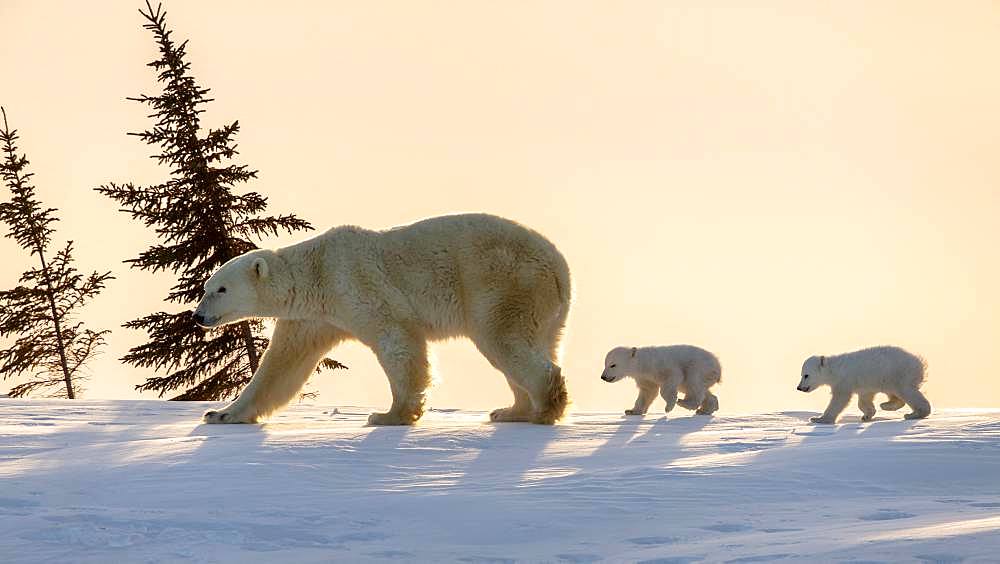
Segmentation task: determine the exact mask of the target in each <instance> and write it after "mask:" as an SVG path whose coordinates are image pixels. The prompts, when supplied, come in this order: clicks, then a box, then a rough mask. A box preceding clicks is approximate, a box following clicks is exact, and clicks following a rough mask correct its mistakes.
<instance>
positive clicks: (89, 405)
mask: <svg viewBox="0 0 1000 564" xmlns="http://www.w3.org/2000/svg"><path fill="white" fill-rule="evenodd" d="M209 405H210V404H199V403H173V402H158V401H76V402H68V401H58V400H51V401H20V400H0V561H4V562H52V561H55V562H59V561H72V562H102V563H103V562H122V561H128V562H173V561H196V562H230V561H233V562H319V561H323V562H329V561H348V562H366V561H392V560H395V561H400V562H404V561H460V562H507V561H529V562H536V561H543V562H596V561H612V562H614V561H648V562H695V561H702V560H703V561H708V562H720V561H735V562H763V561H769V560H783V561H812V562H837V561H846V562H862V561H865V562H874V561H892V562H897V561H911V562H920V561H925V562H959V561H962V560H963V559H964V560H965V561H967V562H975V561H984V562H985V561H994V562H995V561H998V560H1000V410H942V411H939V412H937V413H935V414H934V415H933V416H932V418H931V419H928V420H925V421H919V422H904V421H902V420H901V419H900V414H899V413H895V414H889V416H887V415H885V414H882V413H880V417H879V420H878V421H875V422H873V423H870V424H868V423H865V424H861V423H858V419H857V417H856V416H855V417H851V416H848V417H847V418H846V420H847V422H846V423H842V424H840V425H837V426H836V427H832V426H819V427H817V426H813V425H811V424H809V423H807V422H806V419H807V417H808V416H809V415H811V414H810V413H801V412H785V413H773V414H764V415H738V416H737V415H732V416H730V415H723V416H717V417H713V418H709V417H691V416H688V415H687V412H683V413H677V414H676V415H675V416H672V417H671V418H670V419H669V420H668V419H664V418H662V417H652V416H648V417H647V418H645V419H638V418H624V417H623V416H620V415H618V414H607V413H577V414H574V415H573V416H572V417H571V418H570V420H569V421H568V422H566V423H565V424H561V425H557V426H555V427H540V426H533V425H528V424H503V425H492V424H489V423H486V422H484V419H485V416H484V414H483V413H470V412H461V411H431V412H430V413H428V414H427V415H426V416H425V419H424V420H423V421H422V422H421V423H420V424H419V425H418V426H416V427H413V428H398V427H396V428H385V427H378V428H372V427H366V426H365V425H364V422H365V418H366V417H367V413H368V410H366V409H361V408H343V407H341V408H339V410H338V411H334V409H333V408H330V407H321V406H311V405H300V406H295V407H292V408H289V409H287V410H285V411H283V412H282V413H281V414H280V415H278V416H277V417H276V418H275V419H273V420H272V421H271V422H270V423H268V424H266V425H263V426H206V425H201V424H199V416H200V414H201V412H202V411H204V410H205V409H206V408H208V407H209ZM211 405H214V404H211ZM679 411H682V410H679ZM890 417H891V418H890Z"/></svg>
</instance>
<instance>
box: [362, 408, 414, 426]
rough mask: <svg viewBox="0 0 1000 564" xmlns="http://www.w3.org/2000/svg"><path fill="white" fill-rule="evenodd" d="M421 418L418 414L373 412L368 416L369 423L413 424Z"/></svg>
mask: <svg viewBox="0 0 1000 564" xmlns="http://www.w3.org/2000/svg"><path fill="white" fill-rule="evenodd" d="M417 419H420V415H418V414H409V415H406V414H402V413H393V412H392V411H390V412H388V413H372V414H371V415H369V416H368V424H369V425H413V424H414V423H416V422H417Z"/></svg>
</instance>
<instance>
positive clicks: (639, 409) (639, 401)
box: [625, 379, 659, 415]
mask: <svg viewBox="0 0 1000 564" xmlns="http://www.w3.org/2000/svg"><path fill="white" fill-rule="evenodd" d="M635 385H636V386H637V387H638V388H639V396H638V397H637V398H635V406H633V407H632V409H626V410H625V415H645V414H646V411H648V410H649V406H650V405H651V404H652V403H653V400H654V399H656V392H657V390H658V389H659V386H657V384H656V382H651V381H649V380H639V379H636V381H635Z"/></svg>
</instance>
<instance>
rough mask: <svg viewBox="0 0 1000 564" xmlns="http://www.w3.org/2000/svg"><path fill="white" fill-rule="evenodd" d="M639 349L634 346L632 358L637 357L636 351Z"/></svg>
mask: <svg viewBox="0 0 1000 564" xmlns="http://www.w3.org/2000/svg"><path fill="white" fill-rule="evenodd" d="M637 350H638V349H637V348H635V347H632V354H631V355H630V356H631V358H635V353H636V351H637Z"/></svg>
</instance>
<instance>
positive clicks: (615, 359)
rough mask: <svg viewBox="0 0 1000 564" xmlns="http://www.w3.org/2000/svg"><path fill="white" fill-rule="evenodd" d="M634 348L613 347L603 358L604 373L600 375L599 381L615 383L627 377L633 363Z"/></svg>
mask: <svg viewBox="0 0 1000 564" xmlns="http://www.w3.org/2000/svg"><path fill="white" fill-rule="evenodd" d="M636 350H637V349H636V348H635V347H631V348H629V347H615V348H613V349H611V350H610V351H608V354H607V356H605V357H604V372H602V373H601V380H604V381H605V382H617V381H618V380H621V379H622V378H624V377H626V376H628V372H629V369H630V368H631V367H632V363H633V362H634V361H635V353H636Z"/></svg>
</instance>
